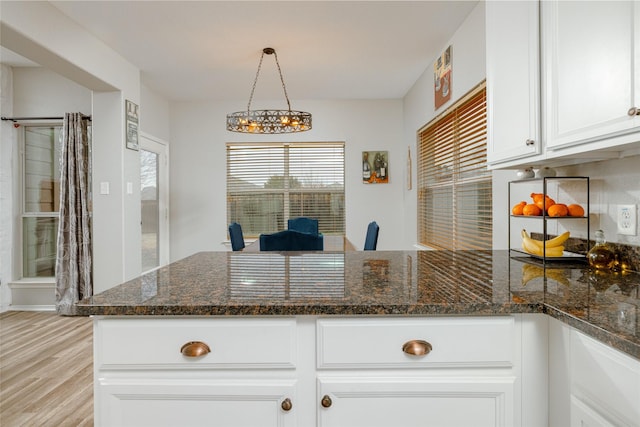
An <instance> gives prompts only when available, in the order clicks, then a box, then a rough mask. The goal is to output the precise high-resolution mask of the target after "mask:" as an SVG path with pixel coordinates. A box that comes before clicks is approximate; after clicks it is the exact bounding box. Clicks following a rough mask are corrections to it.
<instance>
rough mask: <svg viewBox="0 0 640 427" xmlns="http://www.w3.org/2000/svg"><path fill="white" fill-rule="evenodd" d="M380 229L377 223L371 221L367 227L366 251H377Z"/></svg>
mask: <svg viewBox="0 0 640 427" xmlns="http://www.w3.org/2000/svg"><path fill="white" fill-rule="evenodd" d="M379 231H380V227H379V226H378V223H377V222H375V221H371V222H370V223H369V225H368V226H367V237H365V239H364V250H365V251H375V250H376V247H377V246H378V232H379Z"/></svg>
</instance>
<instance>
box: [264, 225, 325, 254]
mask: <svg viewBox="0 0 640 427" xmlns="http://www.w3.org/2000/svg"><path fill="white" fill-rule="evenodd" d="M323 249H324V237H323V236H322V234H313V233H303V232H300V231H296V230H283V231H278V232H277V233H272V234H261V235H260V250H261V251H322V250H323Z"/></svg>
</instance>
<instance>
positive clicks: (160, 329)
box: [94, 315, 547, 427]
mask: <svg viewBox="0 0 640 427" xmlns="http://www.w3.org/2000/svg"><path fill="white" fill-rule="evenodd" d="M540 316H542V315H540ZM540 318H542V317H536V316H535V315H530V316H529V315H513V316H484V317H466V316H461V317H387V316H384V317H382V316H381V317H374V316H369V317H361V316H352V317H316V316H298V317H272V316H265V317H242V318H240V317H179V316H171V317H168V316H166V317H148V316H141V317H114V316H103V317H95V318H94V355H95V356H94V365H95V372H94V398H95V425H96V426H97V427H100V426H102V427H107V426H109V427H110V426H115V427H126V426H135V427H141V426H154V427H158V426H160V427H162V426H167V427H169V426H186V425H220V426H227V427H248V426H252V427H255V426H260V427H263V426H279V427H289V426H300V427H311V426H314V425H315V426H322V427H333V426H343V427H357V426H367V427H375V426H387V427H388V426H400V425H402V426H427V425H433V426H441V427H453V426H525V425H526V426H532V427H535V426H544V425H546V420H547V413H546V390H547V384H546V381H542V380H540V379H539V378H538V377H540V372H539V371H540V370H545V371H546V366H545V362H544V361H546V354H547V348H546V346H545V345H544V344H542V345H541V343H546V335H545V334H546V328H544V329H543V328H538V327H537V326H539V325H538V324H537V322H538V320H533V321H532V319H540ZM545 325H546V324H545ZM539 331H543V335H541V336H536V335H537V334H538V333H539ZM194 342H195V343H196V344H195V345H194V344H193V343H194ZM185 345H186V346H185ZM183 347H186V348H187V350H185V353H186V355H185V354H184V353H182V352H181V350H182V349H183ZM207 349H208V350H209V351H206V350H207ZM525 353H526V354H525ZM523 359H526V361H527V363H526V364H525V363H523ZM525 365H526V366H525ZM525 417H526V422H524V421H523V420H524V419H525Z"/></svg>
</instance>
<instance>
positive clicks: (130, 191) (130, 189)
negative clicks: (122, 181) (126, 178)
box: [127, 182, 133, 194]
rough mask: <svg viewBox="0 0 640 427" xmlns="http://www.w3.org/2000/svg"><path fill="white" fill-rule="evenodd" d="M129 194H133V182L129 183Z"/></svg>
mask: <svg viewBox="0 0 640 427" xmlns="http://www.w3.org/2000/svg"><path fill="white" fill-rule="evenodd" d="M127 194H133V182H127Z"/></svg>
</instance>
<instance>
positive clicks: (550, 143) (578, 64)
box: [541, 0, 640, 157]
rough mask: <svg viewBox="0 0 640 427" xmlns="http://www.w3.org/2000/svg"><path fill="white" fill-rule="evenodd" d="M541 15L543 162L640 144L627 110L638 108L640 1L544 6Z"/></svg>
mask: <svg viewBox="0 0 640 427" xmlns="http://www.w3.org/2000/svg"><path fill="white" fill-rule="evenodd" d="M541 11H542V15H541V16H542V17H541V20H542V31H541V33H542V52H543V70H544V72H543V99H544V105H543V110H544V112H545V113H544V123H545V126H544V127H545V130H544V133H545V140H546V149H547V150H548V151H549V155H548V157H554V156H562V155H566V154H567V153H574V154H581V153H584V152H587V151H591V150H604V149H613V148H616V147H621V146H623V145H625V144H630V143H633V142H637V141H639V140H640V115H635V114H631V113H630V112H629V110H630V108H632V107H636V108H638V109H640V43H638V40H640V2H639V1H637V0H636V1H615V2H613V1H580V2H573V1H545V2H542V6H541ZM570 147H573V149H570V150H567V149H568V148H570ZM563 149H564V151H563ZM554 150H557V152H554Z"/></svg>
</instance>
